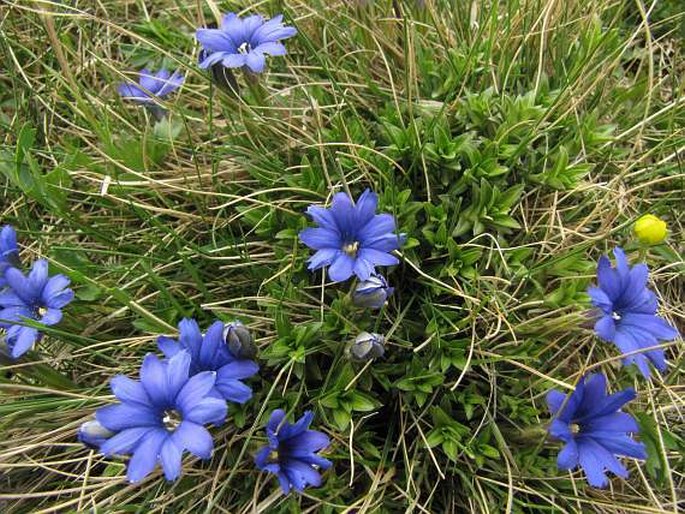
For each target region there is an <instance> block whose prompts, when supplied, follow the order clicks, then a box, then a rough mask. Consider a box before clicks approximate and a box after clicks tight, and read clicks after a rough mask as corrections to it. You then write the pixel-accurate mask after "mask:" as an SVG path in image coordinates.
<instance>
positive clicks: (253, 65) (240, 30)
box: [195, 13, 297, 73]
mask: <svg viewBox="0 0 685 514" xmlns="http://www.w3.org/2000/svg"><path fill="white" fill-rule="evenodd" d="M282 21H283V16H282V15H279V16H276V17H274V18H271V19H270V20H269V21H264V18H262V17H261V16H260V15H258V14H255V15H252V16H248V17H247V18H245V19H241V18H240V17H239V16H237V15H236V14H235V13H228V14H226V15H225V16H224V18H223V20H222V22H221V27H220V28H218V29H198V30H197V32H196V33H195V37H196V38H197V40H198V41H199V42H200V44H201V45H202V46H203V50H202V52H201V55H202V60H201V62H200V68H203V69H206V68H209V67H210V66H212V65H214V64H217V63H221V64H223V65H224V66H225V67H226V68H240V67H242V66H247V67H248V68H249V69H250V70H251V71H253V72H254V73H261V72H262V71H264V66H265V64H266V58H265V57H264V56H265V55H285V54H286V51H285V46H283V44H282V43H280V40H282V39H287V38H289V37H292V36H294V35H295V34H297V29H295V27H288V26H286V25H283V23H282Z"/></svg>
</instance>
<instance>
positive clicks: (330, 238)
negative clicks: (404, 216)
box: [300, 189, 404, 282]
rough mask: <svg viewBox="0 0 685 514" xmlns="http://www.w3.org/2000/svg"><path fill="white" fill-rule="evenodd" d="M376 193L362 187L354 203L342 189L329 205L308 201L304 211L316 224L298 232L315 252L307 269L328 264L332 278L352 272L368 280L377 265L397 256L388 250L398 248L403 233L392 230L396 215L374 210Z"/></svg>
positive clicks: (337, 279)
mask: <svg viewBox="0 0 685 514" xmlns="http://www.w3.org/2000/svg"><path fill="white" fill-rule="evenodd" d="M377 205H378V195H376V194H375V193H372V192H371V191H370V190H369V189H367V190H366V191H364V192H363V193H362V194H361V196H360V197H359V199H358V200H357V204H356V205H355V204H353V203H352V199H351V198H350V197H349V196H348V195H347V194H345V193H336V194H335V196H333V204H332V205H331V208H330V209H325V208H323V207H318V206H316V205H311V206H309V207H308V208H307V214H309V215H310V216H311V217H312V219H313V220H314V221H315V222H317V223H318V224H319V226H318V227H316V228H306V229H304V230H303V231H302V232H300V240H301V241H302V242H303V243H304V244H306V245H307V246H308V247H309V248H312V249H314V250H316V253H315V254H314V255H312V256H311V257H310V258H309V261H308V262H309V269H310V270H317V269H319V268H323V267H324V266H329V268H328V275H329V277H330V278H331V280H333V281H334V282H341V281H343V280H347V279H348V278H350V277H351V276H352V275H353V274H354V275H356V276H357V277H358V278H359V279H360V280H368V279H369V277H371V275H372V274H373V273H375V270H376V266H392V265H394V264H398V263H399V260H398V259H397V257H395V256H394V255H391V254H390V252H392V251H393V250H397V249H398V248H399V247H400V246H401V245H402V243H403V242H404V237H403V236H400V235H398V234H395V233H394V231H395V218H394V217H393V216H392V215H390V214H376V207H377Z"/></svg>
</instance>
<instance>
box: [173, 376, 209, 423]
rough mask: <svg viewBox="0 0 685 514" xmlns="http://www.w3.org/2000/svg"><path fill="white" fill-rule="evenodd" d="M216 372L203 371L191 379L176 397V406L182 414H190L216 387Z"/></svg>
mask: <svg viewBox="0 0 685 514" xmlns="http://www.w3.org/2000/svg"><path fill="white" fill-rule="evenodd" d="M215 382H216V372H214V371H203V372H202V373H198V374H197V375H194V376H192V377H190V379H189V380H188V381H187V382H186V383H185V385H184V386H183V388H182V389H181V390H180V392H179V393H178V395H177V396H176V402H175V403H176V405H177V406H178V408H179V410H180V411H181V413H182V414H185V413H186V412H189V411H190V410H191V409H192V408H193V406H195V405H197V404H198V402H200V401H202V400H203V399H204V398H205V397H206V396H207V393H209V391H210V390H211V389H212V387H214V383H215Z"/></svg>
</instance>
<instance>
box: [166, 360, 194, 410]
mask: <svg viewBox="0 0 685 514" xmlns="http://www.w3.org/2000/svg"><path fill="white" fill-rule="evenodd" d="M189 371H190V354H189V353H188V352H179V353H177V354H176V355H174V356H173V357H172V358H171V359H169V362H168V363H167V366H166V370H165V374H166V394H167V398H169V401H171V402H173V400H174V399H175V398H176V395H178V394H179V391H180V390H181V388H182V387H183V386H184V385H185V384H186V383H187V382H188V373H189Z"/></svg>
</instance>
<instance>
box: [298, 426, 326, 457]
mask: <svg viewBox="0 0 685 514" xmlns="http://www.w3.org/2000/svg"><path fill="white" fill-rule="evenodd" d="M330 444H331V440H330V439H329V438H328V436H327V435H326V434H324V433H323V432H319V431H318V430H307V431H305V432H303V433H301V434H299V435H296V436H294V437H292V438H290V439H288V446H289V448H290V451H289V452H288V455H289V456H292V457H302V456H306V455H308V454H310V453H313V452H317V451H319V450H323V449H324V448H328V446H330Z"/></svg>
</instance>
